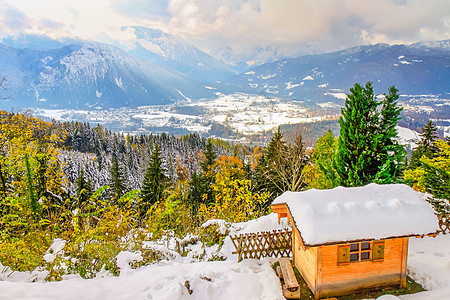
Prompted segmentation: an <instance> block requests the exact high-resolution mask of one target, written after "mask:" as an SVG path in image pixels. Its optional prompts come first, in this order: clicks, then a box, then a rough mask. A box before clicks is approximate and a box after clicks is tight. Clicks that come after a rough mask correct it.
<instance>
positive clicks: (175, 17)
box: [0, 0, 450, 55]
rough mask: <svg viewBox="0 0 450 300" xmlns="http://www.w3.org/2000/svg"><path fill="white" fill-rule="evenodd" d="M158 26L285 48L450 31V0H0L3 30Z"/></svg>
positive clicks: (218, 43) (212, 44) (121, 36)
mask: <svg viewBox="0 0 450 300" xmlns="http://www.w3.org/2000/svg"><path fill="white" fill-rule="evenodd" d="M127 25H129V26H132V25H140V26H147V27H152V28H159V29H162V30H164V31H166V32H168V33H171V34H174V35H178V36H180V37H182V38H184V39H185V40H187V41H189V42H191V43H193V44H194V45H196V46H198V47H200V48H201V49H202V50H204V51H206V52H209V53H212V54H214V53H216V52H217V51H218V50H219V49H223V48H224V47H231V48H232V49H233V50H234V51H236V52H242V53H245V52H249V51H252V50H253V49H255V48H257V47H263V48H264V47H270V48H273V49H277V50H278V51H279V52H281V53H284V54H285V55H290V54H292V53H295V52H299V51H308V49H309V51H330V50H337V49H343V48H346V47H350V46H354V45H358V44H369V43H377V42H387V43H402V42H403V43H410V42H416V41H419V40H443V39H449V38H450V1H449V0H427V1H425V0H376V1H372V0H370V1H369V0H367V1H366V0H221V1H219V0H1V2H0V37H3V36H5V35H8V34H17V33H39V34H46V35H49V36H51V37H54V38H59V37H67V36H69V37H78V38H81V39H89V40H97V41H102V42H108V41H111V40H119V41H120V42H121V43H123V44H127V43H132V42H133V38H134V37H133V34H132V32H130V30H128V31H121V30H120V28H121V27H122V26H127Z"/></svg>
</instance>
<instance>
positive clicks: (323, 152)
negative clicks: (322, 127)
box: [303, 130, 337, 189]
mask: <svg viewBox="0 0 450 300" xmlns="http://www.w3.org/2000/svg"><path fill="white" fill-rule="evenodd" d="M336 150H337V137H336V136H334V135H333V133H332V132H331V130H328V131H327V132H326V133H325V134H324V135H323V136H321V137H320V138H319V139H318V140H317V143H316V146H315V147H314V151H313V153H312V154H311V164H309V165H307V166H305V168H304V169H303V171H304V174H305V177H306V178H305V180H306V181H307V183H308V185H309V187H311V188H316V189H330V188H333V187H335V186H336V185H337V184H335V182H334V181H333V179H334V178H336V174H334V173H335V171H334V169H333V160H334V156H335V155H336Z"/></svg>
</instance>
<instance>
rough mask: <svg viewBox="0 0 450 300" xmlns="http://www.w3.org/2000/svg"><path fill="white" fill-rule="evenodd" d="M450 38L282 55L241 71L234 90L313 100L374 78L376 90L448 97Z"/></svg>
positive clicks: (338, 96)
mask: <svg viewBox="0 0 450 300" xmlns="http://www.w3.org/2000/svg"><path fill="white" fill-rule="evenodd" d="M448 45H449V41H443V42H441V43H434V44H431V43H417V44H413V45H409V46H408V45H388V44H377V45H370V46H358V47H354V48H351V49H347V50H343V51H337V52H332V53H325V54H319V55H308V56H303V57H299V58H290V59H283V60H279V61H276V62H273V63H268V64H264V65H261V66H257V67H255V68H252V69H250V70H248V71H246V72H244V73H241V74H239V75H237V76H235V77H233V78H231V79H230V80H228V81H227V83H228V84H229V85H230V86H231V87H233V89H234V90H236V89H237V90H239V91H241V92H246V93H252V94H254V93H266V94H269V95H270V94H272V95H276V96H279V97H291V98H294V99H297V100H310V101H313V102H323V101H336V99H342V98H345V95H344V94H343V93H345V92H347V91H348V90H349V88H350V87H351V86H353V84H354V83H355V82H359V83H365V82H367V81H371V82H373V86H374V90H375V91H376V92H378V93H383V92H387V90H388V88H389V87H390V86H392V85H395V86H396V87H397V88H398V89H399V91H400V93H401V94H409V95H423V94H433V95H441V96H444V97H449V96H450V94H449V93H450V86H449V84H448V83H449V82H450V48H449V47H448Z"/></svg>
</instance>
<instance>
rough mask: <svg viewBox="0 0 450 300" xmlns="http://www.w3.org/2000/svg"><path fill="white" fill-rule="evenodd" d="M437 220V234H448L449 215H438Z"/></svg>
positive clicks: (449, 231) (449, 226)
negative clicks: (438, 229)
mask: <svg viewBox="0 0 450 300" xmlns="http://www.w3.org/2000/svg"><path fill="white" fill-rule="evenodd" d="M438 219H439V228H440V229H441V230H440V231H439V233H441V234H450V215H440V216H438Z"/></svg>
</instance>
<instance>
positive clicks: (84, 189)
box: [75, 170, 93, 207]
mask: <svg viewBox="0 0 450 300" xmlns="http://www.w3.org/2000/svg"><path fill="white" fill-rule="evenodd" d="M75 183H76V185H77V199H78V206H79V207H80V206H81V205H82V204H83V203H85V202H86V201H88V200H89V198H90V197H91V196H92V193H93V191H92V184H91V181H90V180H89V179H86V176H85V175H84V171H83V170H81V171H80V173H79V174H78V177H77V179H76V180H75Z"/></svg>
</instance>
